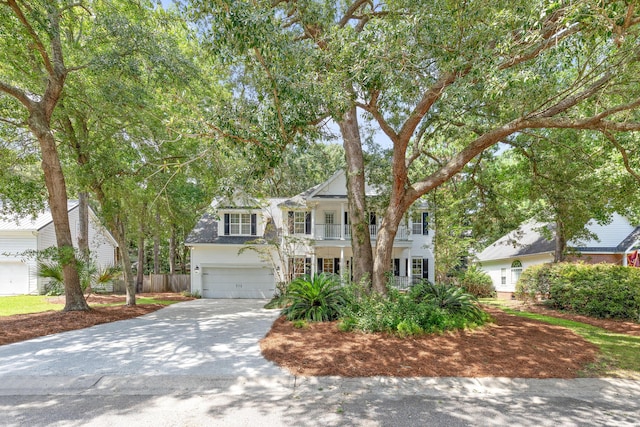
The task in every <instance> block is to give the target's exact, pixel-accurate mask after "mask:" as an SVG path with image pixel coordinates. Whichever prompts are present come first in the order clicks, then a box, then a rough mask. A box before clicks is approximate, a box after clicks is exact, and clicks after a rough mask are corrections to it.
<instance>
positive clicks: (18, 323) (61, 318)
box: [0, 293, 193, 345]
mask: <svg viewBox="0 0 640 427" xmlns="http://www.w3.org/2000/svg"><path fill="white" fill-rule="evenodd" d="M136 296H137V297H153V298H157V299H164V300H169V301H188V300H191V299H193V298H190V297H184V296H182V295H180V294H174V293H154V294H138V295H136ZM48 300H49V302H50V303H51V304H58V305H63V306H64V297H52V298H49V299H48ZM124 301H125V297H124V296H123V295H98V294H91V295H89V297H87V302H88V303H89V305H90V306H91V305H95V304H111V303H117V302H124ZM163 307H165V306H164V305H162V304H144V305H136V306H132V307H129V306H122V305H120V306H109V307H92V308H91V311H72V312H62V311H45V312H42V313H33V314H17V315H14V316H5V317H0V345H4V344H11V343H14V342H19V341H24V340H28V339H31V338H37V337H41V336H45V335H50V334H55V333H58V332H65V331H72V330H75V329H83V328H88V327H90V326H94V325H99V324H101V323H109V322H115V321H118V320H124V319H131V318H133V317H138V316H142V315H143V314H148V313H151V312H154V311H156V310H160V309H161V308H163Z"/></svg>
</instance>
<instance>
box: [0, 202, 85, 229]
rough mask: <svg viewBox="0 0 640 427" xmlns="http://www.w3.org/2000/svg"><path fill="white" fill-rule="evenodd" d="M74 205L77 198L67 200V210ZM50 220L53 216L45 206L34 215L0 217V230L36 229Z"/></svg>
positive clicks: (50, 221) (76, 203) (51, 220)
mask: <svg viewBox="0 0 640 427" xmlns="http://www.w3.org/2000/svg"><path fill="white" fill-rule="evenodd" d="M76 206H78V201H77V200H69V201H67V211H70V210H72V209H73V208H75V207H76ZM52 222H53V217H52V216H51V210H49V208H48V207H47V208H45V210H44V211H41V212H39V213H38V214H37V215H36V216H35V217H31V216H29V215H27V216H20V215H9V216H7V217H0V231H38V230H41V229H42V228H43V227H45V226H47V225H48V224H50V223H52Z"/></svg>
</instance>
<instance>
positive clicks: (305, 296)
mask: <svg viewBox="0 0 640 427" xmlns="http://www.w3.org/2000/svg"><path fill="white" fill-rule="evenodd" d="M286 295H287V299H288V300H289V301H290V305H289V306H287V307H285V308H284V309H283V310H282V314H283V315H285V316H286V317H287V320H306V321H310V322H324V321H330V320H337V319H338V317H339V316H340V313H341V311H342V309H343V308H344V307H345V305H346V304H347V302H346V298H345V293H344V290H343V288H342V287H341V285H340V282H339V280H338V278H337V276H334V275H331V274H325V273H322V274H318V275H315V276H313V277H309V276H303V277H299V278H297V279H295V280H294V281H293V282H291V284H289V288H288V289H287V293H286Z"/></svg>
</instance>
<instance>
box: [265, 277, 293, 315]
mask: <svg viewBox="0 0 640 427" xmlns="http://www.w3.org/2000/svg"><path fill="white" fill-rule="evenodd" d="M289 303H290V301H289V297H288V296H287V284H286V283H285V282H278V283H276V291H275V293H274V295H273V298H271V301H269V302H268V303H267V304H266V305H265V306H264V308H267V309H272V308H284V307H286V306H287V305H289Z"/></svg>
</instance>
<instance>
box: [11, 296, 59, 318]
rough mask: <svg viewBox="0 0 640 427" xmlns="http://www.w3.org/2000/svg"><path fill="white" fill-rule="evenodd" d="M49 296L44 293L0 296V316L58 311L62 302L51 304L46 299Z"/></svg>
mask: <svg viewBox="0 0 640 427" xmlns="http://www.w3.org/2000/svg"><path fill="white" fill-rule="evenodd" d="M47 298H51V297H48V296H45V295H15V296H7V297H0V317H4V316H13V315H14V314H29V313H40V312H43V311H51V310H53V311H60V310H62V309H63V308H64V305H63V304H52V303H50V302H49V301H47Z"/></svg>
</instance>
